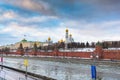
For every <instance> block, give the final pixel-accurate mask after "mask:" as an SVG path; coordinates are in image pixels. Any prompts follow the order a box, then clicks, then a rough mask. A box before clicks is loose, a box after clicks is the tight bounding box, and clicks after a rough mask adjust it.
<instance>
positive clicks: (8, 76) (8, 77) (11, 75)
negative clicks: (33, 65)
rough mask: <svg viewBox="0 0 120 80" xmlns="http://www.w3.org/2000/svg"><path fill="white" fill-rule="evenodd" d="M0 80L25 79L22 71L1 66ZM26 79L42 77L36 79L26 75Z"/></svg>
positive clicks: (33, 78) (33, 79)
mask: <svg viewBox="0 0 120 80" xmlns="http://www.w3.org/2000/svg"><path fill="white" fill-rule="evenodd" d="M3 78H4V79H3ZM0 80H26V78H25V74H23V73H20V72H16V71H13V70H10V69H7V68H3V69H2V70H0ZM27 80H42V79H37V78H35V77H32V76H28V77H27Z"/></svg>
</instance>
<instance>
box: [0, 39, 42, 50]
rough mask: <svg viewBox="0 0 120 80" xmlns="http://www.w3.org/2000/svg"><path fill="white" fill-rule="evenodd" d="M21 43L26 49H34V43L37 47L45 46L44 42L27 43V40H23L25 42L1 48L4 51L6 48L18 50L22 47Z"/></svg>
mask: <svg viewBox="0 0 120 80" xmlns="http://www.w3.org/2000/svg"><path fill="white" fill-rule="evenodd" d="M21 43H22V46H23V48H26V47H28V48H33V46H34V43H36V44H37V47H39V46H42V45H43V43H42V42H39V41H27V40H26V39H23V40H21V41H20V42H17V43H15V44H10V45H6V46H1V47H0V48H1V49H2V48H5V47H8V48H10V49H18V47H19V46H20V44H21Z"/></svg>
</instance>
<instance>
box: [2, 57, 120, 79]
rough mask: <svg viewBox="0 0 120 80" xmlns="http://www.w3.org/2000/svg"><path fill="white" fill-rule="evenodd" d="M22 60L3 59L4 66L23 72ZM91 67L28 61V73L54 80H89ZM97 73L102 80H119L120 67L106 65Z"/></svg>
mask: <svg viewBox="0 0 120 80" xmlns="http://www.w3.org/2000/svg"><path fill="white" fill-rule="evenodd" d="M23 61H24V60H23V59H17V58H14V59H12V58H5V59H4V65H7V66H10V67H14V68H18V69H21V70H25V66H24V65H23ZM90 68H91V65H87V64H86V65H85V64H76V63H71V62H69V61H68V62H66V63H62V62H53V61H41V60H35V59H29V66H28V71H29V72H32V73H36V74H40V75H43V76H48V77H52V78H55V79H57V80H90V79H91V72H90ZM97 73H98V75H99V76H100V77H102V80H119V79H120V77H119V76H118V75H120V67H112V66H108V65H99V66H97Z"/></svg>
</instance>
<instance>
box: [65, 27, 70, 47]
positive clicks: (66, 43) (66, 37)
mask: <svg viewBox="0 0 120 80" xmlns="http://www.w3.org/2000/svg"><path fill="white" fill-rule="evenodd" d="M68 31H69V30H68V29H66V33H65V49H68Z"/></svg>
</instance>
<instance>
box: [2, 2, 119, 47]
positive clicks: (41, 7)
mask: <svg viewBox="0 0 120 80" xmlns="http://www.w3.org/2000/svg"><path fill="white" fill-rule="evenodd" d="M66 28H68V29H69V34H72V36H73V38H74V41H75V42H87V41H88V42H97V41H112V40H115V41H118V40H120V0H0V45H7V44H14V43H16V42H19V41H21V40H22V39H23V38H26V39H27V40H28V41H41V42H44V41H46V40H47V38H48V37H51V39H52V40H53V42H57V41H58V40H60V39H63V40H64V38H65V29H66ZM24 35H26V36H24Z"/></svg>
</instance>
